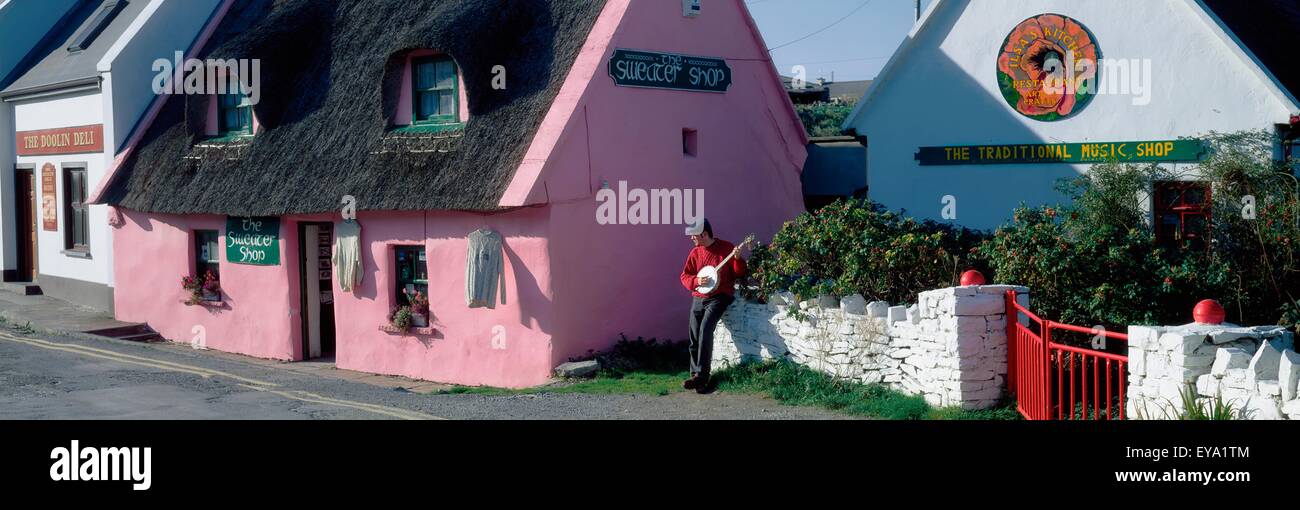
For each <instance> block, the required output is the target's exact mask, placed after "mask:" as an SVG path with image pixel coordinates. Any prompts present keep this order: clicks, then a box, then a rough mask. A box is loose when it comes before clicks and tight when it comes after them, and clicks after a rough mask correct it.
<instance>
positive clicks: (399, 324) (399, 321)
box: [388, 306, 411, 333]
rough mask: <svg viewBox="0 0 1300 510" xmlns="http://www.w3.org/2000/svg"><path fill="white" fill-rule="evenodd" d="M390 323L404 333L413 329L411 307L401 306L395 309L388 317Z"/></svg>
mask: <svg viewBox="0 0 1300 510" xmlns="http://www.w3.org/2000/svg"><path fill="white" fill-rule="evenodd" d="M388 323H389V324H390V325H392V326H393V327H394V328H396V329H397V330H398V331H401V332H403V333H405V332H407V331H410V329H411V307H409V306H399V307H396V308H393V311H392V313H390V314H389V315H388Z"/></svg>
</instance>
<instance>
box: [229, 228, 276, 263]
mask: <svg viewBox="0 0 1300 510" xmlns="http://www.w3.org/2000/svg"><path fill="white" fill-rule="evenodd" d="M226 262H232V263H235V264H252V265H258V266H277V265H280V218H276V217H273V216H272V217H251V218H249V217H236V216H227V217H226Z"/></svg>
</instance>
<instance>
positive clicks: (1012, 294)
mask: <svg viewBox="0 0 1300 510" xmlns="http://www.w3.org/2000/svg"><path fill="white" fill-rule="evenodd" d="M1003 297H1004V298H1005V299H1006V301H1007V315H1006V319H1007V388H1009V389H1010V390H1011V391H1012V392H1015V391H1016V390H1017V388H1016V371H1017V370H1018V368H1017V367H1016V343H1017V342H1016V333H1015V332H1016V324H1017V323H1019V322H1020V312H1017V311H1016V291H1014V290H1008V291H1007V293H1006V295H1004V296H1003ZM1017 395H1018V394H1017ZM1017 398H1019V396H1017Z"/></svg>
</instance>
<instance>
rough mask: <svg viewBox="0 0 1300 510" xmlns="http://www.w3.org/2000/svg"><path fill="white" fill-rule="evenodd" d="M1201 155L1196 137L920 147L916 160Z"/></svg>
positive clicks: (1182, 158) (1181, 158)
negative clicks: (1190, 138) (1133, 140)
mask: <svg viewBox="0 0 1300 510" xmlns="http://www.w3.org/2000/svg"><path fill="white" fill-rule="evenodd" d="M1204 155H1205V144H1204V143H1202V142H1201V141H1200V140H1166V141H1151V142H1095V143H1094V142H1089V143H1052V144H1021V145H955V146H945V147H921V148H920V149H919V151H918V152H917V153H916V160H917V161H920V162H921V165H922V166H930V165H1015V164H1026V163H1105V162H1108V161H1116V162H1120V163H1143V162H1165V163H1169V162H1194V161H1200V160H1201V158H1202V157H1204Z"/></svg>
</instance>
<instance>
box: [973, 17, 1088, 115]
mask: <svg viewBox="0 0 1300 510" xmlns="http://www.w3.org/2000/svg"><path fill="white" fill-rule="evenodd" d="M1100 58H1101V48H1099V47H1098V46H1097V40H1096V38H1094V37H1093V36H1092V32H1089V31H1088V28H1087V27H1085V26H1083V24H1082V23H1079V22H1078V21H1076V20H1074V19H1073V18H1070V17H1068V16H1062V15H1060V14H1040V15H1038V16H1034V17H1032V18H1029V19H1027V20H1024V21H1022V22H1020V24H1019V25H1016V28H1015V29H1013V30H1012V31H1011V33H1010V34H1008V35H1007V38H1006V40H1005V41H1003V42H1002V49H1001V51H1000V52H999V54H998V87H999V88H1001V89H1002V97H1003V98H1005V99H1006V100H1007V104H1010V105H1011V107H1012V108H1015V110H1016V111H1017V112H1020V114H1021V115H1024V116H1026V117H1029V118H1031V119H1034V120H1040V121H1044V122H1051V121H1057V120H1061V119H1065V118H1068V117H1070V116H1072V115H1074V114H1076V113H1079V112H1080V111H1081V110H1083V108H1084V107H1086V106H1088V103H1090V102H1092V99H1093V96H1094V95H1096V89H1097V83H1098V82H1097V80H1098V78H1099V76H1100V73H1099V72H1098V67H1099V66H1098V62H1099V59H1100Z"/></svg>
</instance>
